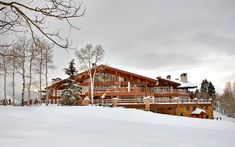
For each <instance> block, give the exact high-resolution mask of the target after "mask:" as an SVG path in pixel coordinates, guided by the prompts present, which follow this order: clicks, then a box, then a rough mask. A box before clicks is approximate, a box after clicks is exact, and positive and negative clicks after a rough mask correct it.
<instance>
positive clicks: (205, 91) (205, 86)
mask: <svg viewBox="0 0 235 147" xmlns="http://www.w3.org/2000/svg"><path fill="white" fill-rule="evenodd" d="M208 86H209V82H208V81H207V79H205V80H202V83H201V88H200V92H201V98H208Z"/></svg>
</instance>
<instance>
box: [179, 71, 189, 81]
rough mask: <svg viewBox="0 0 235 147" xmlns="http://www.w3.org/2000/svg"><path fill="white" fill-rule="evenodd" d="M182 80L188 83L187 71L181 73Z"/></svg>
mask: <svg viewBox="0 0 235 147" xmlns="http://www.w3.org/2000/svg"><path fill="white" fill-rule="evenodd" d="M180 81H181V82H183V83H188V77H187V73H182V74H181V75H180Z"/></svg>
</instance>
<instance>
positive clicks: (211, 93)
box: [208, 82, 215, 97]
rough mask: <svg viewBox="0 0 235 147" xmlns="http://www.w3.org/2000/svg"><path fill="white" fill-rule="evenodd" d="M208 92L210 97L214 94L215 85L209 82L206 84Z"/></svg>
mask: <svg viewBox="0 0 235 147" xmlns="http://www.w3.org/2000/svg"><path fill="white" fill-rule="evenodd" d="M208 94H209V96H210V97H213V96H214V95H215V87H214V85H213V84H212V83H211V82H210V83H209V85H208Z"/></svg>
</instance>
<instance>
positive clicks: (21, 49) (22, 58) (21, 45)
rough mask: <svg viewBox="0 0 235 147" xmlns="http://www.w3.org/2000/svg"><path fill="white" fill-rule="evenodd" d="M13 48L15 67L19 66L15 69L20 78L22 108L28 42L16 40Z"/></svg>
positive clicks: (23, 39)
mask: <svg viewBox="0 0 235 147" xmlns="http://www.w3.org/2000/svg"><path fill="white" fill-rule="evenodd" d="M14 48H15V52H16V54H17V55H18V58H17V66H19V69H17V72H18V73H19V74H20V75H21V77H22V92H21V100H22V106H24V101H25V87H26V49H27V48H28V41H27V40H26V38H22V39H20V40H18V42H17V43H16V45H15V46H14Z"/></svg>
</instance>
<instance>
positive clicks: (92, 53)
mask: <svg viewBox="0 0 235 147" xmlns="http://www.w3.org/2000/svg"><path fill="white" fill-rule="evenodd" d="M104 53H105V51H104V49H103V48H102V46H101V45H97V46H95V47H93V45H92V44H87V45H86V47H85V48H81V49H79V50H77V51H76V52H75V54H76V57H77V59H78V60H79V63H80V64H79V65H80V67H81V70H87V71H88V75H89V77H90V89H91V104H92V105H93V104H94V100H93V97H94V81H95V80H94V79H95V74H96V66H97V64H98V63H99V62H100V61H102V59H103V57H104Z"/></svg>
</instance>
